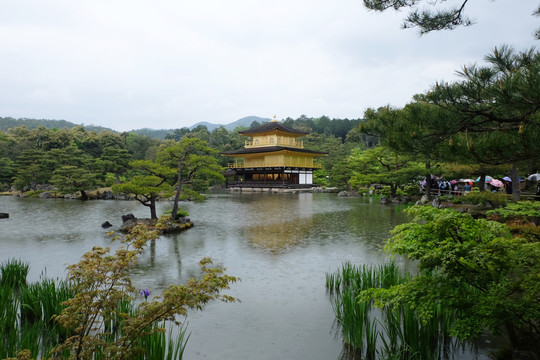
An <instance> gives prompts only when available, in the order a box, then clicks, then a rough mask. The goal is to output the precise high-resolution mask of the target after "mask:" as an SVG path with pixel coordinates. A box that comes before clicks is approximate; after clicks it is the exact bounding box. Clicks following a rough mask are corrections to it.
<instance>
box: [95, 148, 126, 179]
mask: <svg viewBox="0 0 540 360" xmlns="http://www.w3.org/2000/svg"><path fill="white" fill-rule="evenodd" d="M130 159H131V155H130V153H129V151H127V150H126V149H120V148H117V147H106V148H104V149H103V152H102V154H101V157H100V166H101V167H102V169H103V170H104V171H105V172H112V173H114V175H115V177H116V183H117V184H120V175H121V174H123V173H124V172H126V171H127V169H128V167H129V161H130Z"/></svg>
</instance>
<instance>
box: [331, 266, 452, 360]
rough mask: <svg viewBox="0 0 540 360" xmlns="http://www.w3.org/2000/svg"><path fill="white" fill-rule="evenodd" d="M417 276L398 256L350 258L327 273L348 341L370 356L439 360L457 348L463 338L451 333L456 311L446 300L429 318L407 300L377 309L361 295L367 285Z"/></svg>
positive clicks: (383, 285)
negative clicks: (378, 260) (376, 260)
mask: <svg viewBox="0 0 540 360" xmlns="http://www.w3.org/2000/svg"><path fill="white" fill-rule="evenodd" d="M411 279H412V276H411V275H410V274H408V273H403V272H402V271H400V269H399V267H398V266H397V264H395V262H393V261H392V262H389V263H385V264H382V265H379V266H367V265H362V266H354V265H352V264H350V263H344V264H343V265H342V267H341V269H340V270H338V271H336V272H334V273H332V274H327V276H326V287H327V289H328V290H329V292H330V294H331V301H332V305H333V309H334V313H335V316H336V320H337V322H338V323H339V324H340V326H341V332H342V334H343V339H344V342H345V344H346V346H347V347H352V348H354V349H355V350H356V352H359V353H361V354H362V357H363V358H365V359H375V358H376V356H379V358H385V359H411V360H412V359H422V360H432V359H434V360H438V359H441V358H444V357H445V356H448V354H450V353H452V351H453V349H454V348H456V347H457V345H458V344H459V342H458V341H457V340H456V339H452V338H451V337H450V336H449V335H448V334H449V332H450V328H451V326H452V322H453V318H454V313H453V312H451V311H448V310H447V307H446V306H445V304H444V301H442V302H441V303H439V304H438V305H436V306H435V307H434V308H433V309H431V311H432V313H433V317H432V318H431V319H430V320H428V321H425V320H422V319H420V317H419V316H418V314H417V313H416V311H415V310H414V309H410V308H409V307H407V306H402V305H396V306H394V307H385V308H383V309H377V308H373V307H372V302H371V301H360V298H359V297H358V296H359V295H360V293H361V292H362V291H364V290H367V289H370V288H390V287H391V286H394V285H398V284H402V283H405V282H407V281H410V280H411Z"/></svg>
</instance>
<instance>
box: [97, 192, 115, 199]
mask: <svg viewBox="0 0 540 360" xmlns="http://www.w3.org/2000/svg"><path fill="white" fill-rule="evenodd" d="M100 199H101V200H114V195H113V193H112V191H105V192H104V193H103V194H101V196H100Z"/></svg>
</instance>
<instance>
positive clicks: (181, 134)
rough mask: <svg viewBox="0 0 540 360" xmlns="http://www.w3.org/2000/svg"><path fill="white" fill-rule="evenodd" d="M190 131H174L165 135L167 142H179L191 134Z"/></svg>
mask: <svg viewBox="0 0 540 360" xmlns="http://www.w3.org/2000/svg"><path fill="white" fill-rule="evenodd" d="M189 132H190V130H189V128H187V127H183V128H181V129H174V130H173V132H172V133H168V134H167V135H165V140H174V141H178V140H180V139H181V138H183V137H184V136H185V135H186V134H189Z"/></svg>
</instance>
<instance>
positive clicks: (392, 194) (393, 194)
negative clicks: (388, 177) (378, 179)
mask: <svg viewBox="0 0 540 360" xmlns="http://www.w3.org/2000/svg"><path fill="white" fill-rule="evenodd" d="M397 188H398V186H397V184H395V183H392V184H390V197H392V198H395V197H396V196H397Z"/></svg>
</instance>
